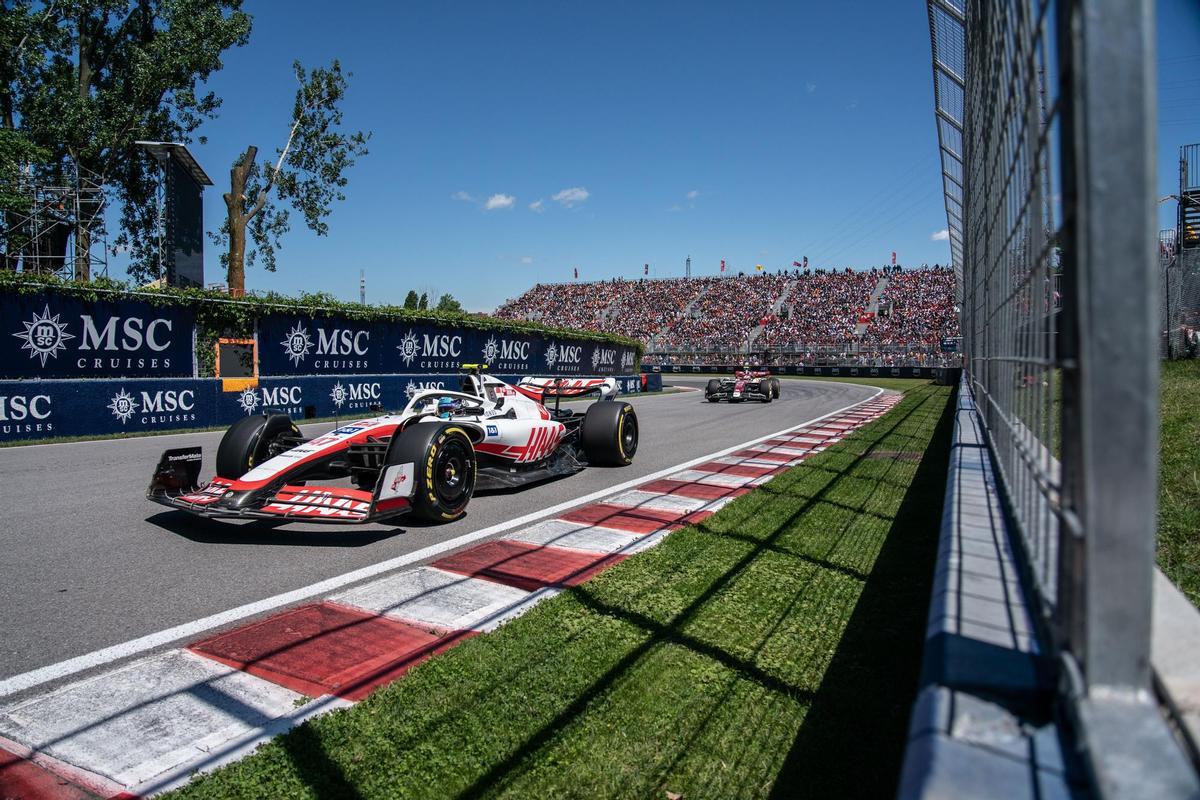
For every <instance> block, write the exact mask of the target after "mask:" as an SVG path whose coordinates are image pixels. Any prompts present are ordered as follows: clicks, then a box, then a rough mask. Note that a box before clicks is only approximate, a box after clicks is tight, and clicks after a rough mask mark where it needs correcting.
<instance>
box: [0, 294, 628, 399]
mask: <svg viewBox="0 0 1200 800" xmlns="http://www.w3.org/2000/svg"><path fill="white" fill-rule="evenodd" d="M47 290H49V291H61V292H69V293H71V294H73V295H75V296H77V297H82V298H83V299H85V300H103V299H107V297H108V296H111V295H113V294H116V295H119V296H121V297H125V298H130V299H137V300H143V301H145V302H148V303H153V304H155V305H173V306H183V307H186V308H190V309H192V310H194V311H195V313H196V363H197V365H198V369H199V374H200V376H201V377H210V376H212V375H213V372H214V369H213V367H214V364H213V361H214V360H215V357H216V356H215V352H214V347H213V345H214V344H215V343H216V341H217V339H218V338H221V337H231V338H250V337H252V336H253V335H254V323H255V320H256V319H257V318H258V317H260V316H262V315H264V314H266V313H269V312H285V313H287V312H292V313H295V312H303V313H307V314H309V315H316V314H338V315H341V316H345V317H348V318H350V319H356V320H361V321H364V322H376V321H395V322H402V323H419V322H442V323H451V324H454V325H458V326H460V327H463V328H476V329H479V330H486V331H497V332H508V333H539V334H543V335H547V336H555V337H572V338H576V339H585V340H588V341H595V342H608V343H611V344H615V345H623V346H626V347H633V348H634V349H635V350H636V352H637V362H638V364H639V365H640V364H641V359H642V355H643V353H644V351H645V345H644V344H643V343H642V342H640V341H636V340H634V339H628V338H626V337H624V336H614V335H612V334H606V333H597V332H596V331H582V330H575V329H573V328H558V327H554V326H550V325H539V324H537V323H533V322H525V321H521V320H507V319H497V318H495V317H491V316H487V315H485V314H464V313H458V312H447V311H434V310H425V311H414V310H412V309H407V308H404V307H402V306H393V305H378V306H375V305H364V304H362V303H346V302H343V301H341V300H338V299H336V298H334V297H331V296H330V295H328V294H324V293H314V294H308V293H305V294H301V295H299V296H297V297H288V296H286V295H281V294H276V293H274V292H268V293H267V294H264V295H254V296H247V297H244V298H240V299H237V300H232V299H230V297H229V296H228V295H226V294H224V293H222V292H214V291H210V290H208V289H179V288H174V287H164V288H138V287H134V286H130V285H129V284H126V283H123V282H121V281H115V280H112V279H110V278H96V279H95V280H92V281H88V282H78V281H68V280H64V279H62V278H59V277H58V276H56V275H49V274H30V273H25V272H5V271H0V292H9V293H15V294H32V293H35V292H41V291H47Z"/></svg>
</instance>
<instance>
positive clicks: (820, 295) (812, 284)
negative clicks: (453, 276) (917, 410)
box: [496, 266, 959, 366]
mask: <svg viewBox="0 0 1200 800" xmlns="http://www.w3.org/2000/svg"><path fill="white" fill-rule="evenodd" d="M954 298H955V276H954V272H953V271H952V270H951V269H949V268H946V267H941V266H934V267H932V268H928V267H923V268H920V269H915V270H907V271H906V270H904V269H903V268H901V267H896V268H892V267H883V268H871V269H860V270H851V269H846V270H841V271H827V270H804V271H800V270H792V271H778V272H773V273H771V272H768V273H760V274H752V275H735V276H730V277H704V278H667V279H650V278H644V279H641V280H625V279H613V280H609V281H596V282H591V283H550V284H543V283H539V284H537V285H536V286H534V287H533V288H532V289H530V290H528V291H526V292H525V293H523V294H522V295H521V296H520V297H518V298H516V299H513V300H509V301H507V302H506V303H504V305H502V306H500V308H498V309H497V310H496V316H497V317H501V318H505V319H526V320H533V321H539V322H553V323H555V324H558V325H563V326H565V327H571V328H581V329H584V330H594V331H603V332H605V333H615V334H620V335H622V336H628V337H630V338H632V339H638V340H640V341H642V342H644V343H645V344H646V358H645V359H644V361H645V363H647V364H664V363H723V362H728V361H729V360H730V359H738V358H740V357H743V356H745V355H747V354H751V353H753V354H761V353H767V354H768V358H769V359H772V360H778V361H779V362H780V363H810V364H813V363H835V362H839V363H853V364H872V365H879V366H901V365H922V366H925V365H945V364H947V363H954V359H955V358H956V356H954V355H951V354H947V353H944V352H943V351H942V343H943V341H944V340H946V339H949V338H954V337H957V336H958V334H959V329H958V313H957V309H956V306H955V302H954Z"/></svg>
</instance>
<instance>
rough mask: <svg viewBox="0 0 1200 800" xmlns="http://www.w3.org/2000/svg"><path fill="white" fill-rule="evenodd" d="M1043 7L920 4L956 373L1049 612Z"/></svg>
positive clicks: (1052, 494)
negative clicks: (928, 54) (957, 313)
mask: <svg viewBox="0 0 1200 800" xmlns="http://www.w3.org/2000/svg"><path fill="white" fill-rule="evenodd" d="M1050 5H1051V4H1050V3H1049V2H1017V3H1013V2H1004V1H1003V0H981V1H980V2H972V3H970V4H966V7H965V9H964V8H963V7H962V6H959V7H955V6H951V5H948V4H945V3H942V2H937V0H931V2H930V3H929V10H930V33H931V38H932V42H933V54H934V85H935V97H936V100H937V115H938V133H939V141H940V145H941V150H942V157H943V162H944V164H945V162H947V161H949V162H951V163H952V164H953V163H954V162H960V163H959V164H958V165H956V166H954V167H953V168H950V169H944V170H943V182H944V184H945V187H946V210H947V218H948V221H949V224H950V230H951V237H952V243H953V241H954V239H955V236H956V228H959V229H960V230H959V231H958V235H960V236H961V241H962V244H963V246H962V248H961V249H960V248H953V247H952V252H953V255H954V258H955V265H956V268H957V269H958V270H960V273H961V284H962V287H963V298H962V335H963V353H964V359H965V360H966V361H965V365H966V367H967V373H968V375H969V379H970V381H971V383H972V387H973V390H974V393H975V396H976V401H977V403H978V404H979V407H980V409H981V412H982V413H983V415H984V417H985V421H986V424H987V427H988V430H989V433H990V436H991V439H992V444H993V448H994V451H995V453H996V457H997V460H998V462H999V464H998V466H999V469H1000V472H1001V474H1002V477H1003V479H1004V483H1005V487H1006V489H1007V491H1008V495H1009V499H1010V501H1011V511H1012V514H1013V516H1014V521H1015V522H1016V523H1017V527H1018V529H1019V530H1020V532H1021V534H1022V536H1023V537H1024V540H1025V547H1026V550H1027V552H1028V553H1029V555H1030V557H1031V561H1032V564H1031V565H1030V566H1031V570H1030V572H1031V575H1032V577H1033V578H1034V580H1035V581H1036V584H1037V588H1038V590H1039V592H1040V594H1041V595H1042V598H1043V601H1044V602H1045V603H1046V605H1047V607H1048V609H1049V610H1050V611H1053V609H1054V606H1055V603H1056V597H1057V580H1058V578H1057V576H1058V562H1057V553H1058V546H1057V543H1058V534H1059V519H1058V515H1057V512H1056V507H1057V498H1058V496H1059V492H1060V488H1061V481H1060V477H1061V476H1060V469H1059V466H1058V461H1057V459H1056V453H1057V450H1058V446H1059V441H1058V437H1059V427H1058V424H1057V420H1058V413H1059V406H1060V402H1061V391H1060V371H1059V369H1058V364H1057V362H1056V335H1057V330H1056V328H1057V320H1058V311H1059V308H1060V306H1061V300H1062V295H1061V291H1062V289H1061V287H1060V281H1059V270H1060V263H1059V257H1058V252H1059V251H1058V248H1057V246H1056V242H1057V241H1058V235H1059V230H1058V227H1057V220H1058V218H1059V214H1058V213H1057V210H1056V209H1055V203H1054V201H1053V198H1054V197H1055V193H1054V187H1053V185H1052V179H1051V176H1052V175H1054V174H1055V173H1054V166H1055V165H1054V163H1053V162H1054V160H1055V156H1056V152H1055V148H1054V144H1053V137H1052V131H1053V130H1054V128H1055V125H1056V122H1057V116H1058V114H1059V110H1058V103H1057V96H1056V93H1055V92H1054V89H1053V87H1054V82H1053V68H1054V65H1053V63H1052V61H1053V52H1054V49H1053V48H1054V31H1053V28H1052V22H1053V21H1052V15H1051V14H1050V13H1049V11H1050ZM968 41H969V42H970V43H971V46H970V47H967V45H966V43H967V42H968ZM958 69H961V70H962V72H961V73H959V74H957V75H955V74H954V73H955V71H956V70H958ZM956 79H957V80H956ZM960 175H961V178H959V176H960ZM963 253H966V254H969V257H968V258H966V259H965V260H964V259H963Z"/></svg>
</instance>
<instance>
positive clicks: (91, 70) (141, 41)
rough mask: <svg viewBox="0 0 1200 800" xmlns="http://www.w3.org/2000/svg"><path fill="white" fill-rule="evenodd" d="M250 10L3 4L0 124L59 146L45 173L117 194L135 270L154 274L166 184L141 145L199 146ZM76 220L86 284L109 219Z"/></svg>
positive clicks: (163, 4) (131, 0) (181, 4)
mask: <svg viewBox="0 0 1200 800" xmlns="http://www.w3.org/2000/svg"><path fill="white" fill-rule="evenodd" d="M241 4H242V0H72V1H71V2H66V1H65V0H64V1H63V2H58V0H53V1H51V2H34V1H33V0H0V19H2V20H3V23H2V24H0V46H4V47H5V52H4V56H0V125H3V127H4V128H7V129H10V130H12V129H17V130H20V131H21V132H22V133H23V134H25V135H26V136H27V137H28V141H29V142H30V143H31V144H33V145H35V146H39V147H41V148H44V149H45V150H46V151H48V153H49V157H48V158H47V159H46V161H45V162H44V163H42V164H40V165H38V170H37V173H38V177H41V178H44V179H47V180H52V181H61V182H66V181H67V180H69V179H70V178H71V177H72V176H73V175H74V174H79V175H83V176H86V178H87V179H88V180H91V181H94V182H96V183H97V184H99V185H101V186H104V187H105V189H106V190H108V191H111V193H112V194H113V195H115V197H116V199H118V200H119V201H120V203H121V215H120V217H121V232H120V235H119V236H118V237H117V238H116V241H115V245H116V246H119V247H123V248H126V249H129V250H130V251H131V252H132V253H134V256H135V263H134V266H133V267H132V268H131V272H135V273H136V272H137V271H138V270H142V271H145V270H146V269H147V265H146V262H148V261H149V260H150V258H151V257H152V255H153V254H156V252H157V248H156V245H155V243H154V238H155V237H154V234H155V225H156V220H155V219H154V215H153V214H152V213H149V212H148V209H152V208H153V202H152V199H153V196H154V189H155V185H156V178H155V175H154V171H153V169H151V168H150V167H149V164H148V162H147V160H146V159H145V158H144V157H141V156H140V154H139V153H138V150H137V147H136V145H135V144H134V142H136V141H138V140H156V141H174V142H184V143H186V142H190V141H191V135H192V134H193V133H194V132H195V131H196V129H197V128H198V127H199V126H200V125H201V123H203V122H204V121H205V120H207V119H212V118H213V117H215V116H216V113H217V110H218V109H219V108H220V105H221V101H220V100H219V99H218V98H217V97H216V96H215V95H214V94H213V93H212V92H209V93H202V92H201V91H200V88H199V87H200V85H201V84H202V83H203V82H204V81H205V80H207V78H208V77H209V76H210V75H211V74H212V73H213V72H215V71H216V70H219V69H220V68H221V66H222V64H221V54H222V53H223V52H224V51H225V50H227V49H229V48H230V47H233V46H235V45H242V44H245V43H246V42H247V41H248V39H249V35H250V24H251V23H250V17H249V15H247V14H245V13H244V12H242V10H241ZM201 141H203V139H202V138H201ZM59 185H62V184H61V183H60V184H59ZM70 223H71V226H72V227H73V229H74V230H73V233H74V237H75V273H76V276H77V277H78V278H80V279H87V278H88V277H89V271H90V260H89V252H90V249H91V243H92V236H93V232H94V230H95V229H96V228H97V226H99V225H102V224H103V220H102V219H99V218H98V216H97V212H95V211H92V212H84V213H82V214H81V215H80V216H79V218H77V219H76V218H72V219H71V220H70ZM63 246H64V251H63V253H62V255H63V256H65V255H66V253H65V241H64V242H63Z"/></svg>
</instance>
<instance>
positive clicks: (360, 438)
mask: <svg viewBox="0 0 1200 800" xmlns="http://www.w3.org/2000/svg"><path fill="white" fill-rule="evenodd" d="M484 369H486V367H482V366H480V365H473V364H471V365H464V370H469V371H468V372H464V374H463V375H462V384H461V389H462V391H448V390H445V389H431V390H427V391H424V392H421V393H419V394H417V395H415V396H414V397H413V398H412V400H410V401H409V403H408V405H407V406H405V408H404V410H403V411H401V412H400V413H398V414H384V415H383V416H379V417H374V418H372V419H361V420H357V421H355V422H350V423H348V424H345V425H342V426H340V427H338V428H336V429H335V430H333V431H330V432H329V433H327V434H325V435H323V436H318V437H317V438H315V439H305V438H303V436H302V435H301V434H300V430H299V429H298V428H297V427H296V425H295V423H294V422H292V420H291V418H290V417H288V416H287V415H286V414H263V415H259V416H255V417H247V418H246V419H243V420H239V421H238V422H236V423H235V424H234V425H232V426H231V427H230V428H229V430H228V431H226V432H225V435H224V436H223V437H222V439H221V443H220V445H219V446H218V448H217V463H216V468H217V475H216V477H214V478H213V479H212V480H211V481H209V482H208V483H207V484H204V485H200V484H199V483H198V478H199V473H200V461H201V450H200V448H199V447H187V448H180V449H175V450H168V451H166V452H165V453H163V455H162V459H161V460H160V461H159V464H158V467H157V469H156V470H155V471H154V477H153V478H152V479H151V481H150V487H149V489H147V491H146V497H147V498H148V499H150V500H152V501H154V502H155V503H161V504H162V505H165V506H169V507H170V508H174V509H179V510H182V511H189V512H191V513H193V514H198V515H201V516H205V517H226V518H241V519H247V518H250V519H254V518H257V519H273V520H291V521H307V522H340V523H364V522H378V521H380V520H385V519H389V518H392V517H395V516H397V515H400V514H405V513H409V512H412V513H413V514H414V515H416V516H417V517H420V518H422V519H426V520H430V521H436V522H449V521H452V520H456V519H458V518H459V517H461V516H462V515H463V514H464V513H465V512H466V508H467V503H468V502H469V501H470V499H471V496H472V495H473V494H474V493H475V491H476V490H494V489H510V488H514V487H518V486H522V485H525V484H529V483H535V482H537V481H543V480H547V479H549V478H554V477H558V476H561V475H569V474H572V473H575V472H578V471H580V470H581V469H583V468H584V467H586V466H589V465H601V466H625V465H627V464H630V463H631V462H632V460H633V456H634V453H636V452H637V446H638V420H637V414H636V413H634V410H633V406H631V405H629V404H628V403H624V402H620V401H617V400H615V399H614V398H615V396H616V394H617V383H616V381H615V380H614V379H613V378H568V379H560V378H522V379H521V380H520V381H519V382H518V383H517V384H515V385H511V384H508V383H505V382H504V381H501V380H499V379H498V378H494V377H492V376H490V375H487V374H485V373H484V372H483V370H484ZM590 394H598V395H599V396H600V399H599V400H597V401H596V402H594V403H592V404H591V405H589V406H588V407H587V408H586V409H584V410H582V411H574V410H571V409H564V408H561V407H560V403H559V402H558V401H559V400H561V398H563V397H580V396H586V395H590ZM550 398H554V399H555V402H554V404H553V407H548V403H549V400H550ZM346 479H348V480H346ZM335 481H337V482H340V483H341V485H317V484H318V483H319V482H326V483H328V482H335ZM346 484H352V485H346Z"/></svg>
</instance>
